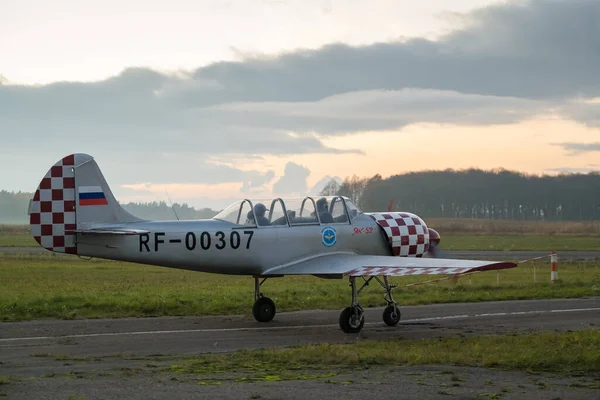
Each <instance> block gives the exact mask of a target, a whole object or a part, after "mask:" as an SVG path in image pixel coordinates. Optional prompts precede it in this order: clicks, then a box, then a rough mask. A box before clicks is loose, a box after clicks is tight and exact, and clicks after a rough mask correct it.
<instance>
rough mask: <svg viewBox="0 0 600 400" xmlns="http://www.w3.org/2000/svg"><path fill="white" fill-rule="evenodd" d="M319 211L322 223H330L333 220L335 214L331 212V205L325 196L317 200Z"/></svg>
mask: <svg viewBox="0 0 600 400" xmlns="http://www.w3.org/2000/svg"><path fill="white" fill-rule="evenodd" d="M317 212H318V213H319V219H320V220H321V222H322V223H325V224H330V223H332V222H333V216H332V215H331V213H330V212H329V206H328V204H327V199H326V198H325V197H321V198H320V199H319V200H317Z"/></svg>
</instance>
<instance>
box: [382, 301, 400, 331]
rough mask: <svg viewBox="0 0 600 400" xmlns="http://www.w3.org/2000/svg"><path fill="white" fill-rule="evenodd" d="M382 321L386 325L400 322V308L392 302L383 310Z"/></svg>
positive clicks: (394, 324)
mask: <svg viewBox="0 0 600 400" xmlns="http://www.w3.org/2000/svg"><path fill="white" fill-rule="evenodd" d="M383 322H385V324H386V325H388V326H396V325H398V322H400V309H399V308H398V307H397V306H396V305H395V304H394V305H390V306H387V307H386V308H385V310H383Z"/></svg>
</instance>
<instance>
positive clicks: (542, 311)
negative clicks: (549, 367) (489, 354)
mask: <svg viewBox="0 0 600 400" xmlns="http://www.w3.org/2000/svg"><path fill="white" fill-rule="evenodd" d="M584 311H600V307H596V308H573V309H564V310H536V311H514V312H498V313H483V314H472V315H470V314H462V315H448V316H445V317H428V318H416V319H407V320H402V321H401V322H400V324H402V323H407V322H424V321H440V320H446V319H464V318H481V317H500V316H510V315H530V314H551V313H565V312H584ZM379 324H380V322H369V323H365V325H379ZM336 326H338V325H337V324H322V325H292V326H271V327H248V328H213V329H210V328H209V329H182V330H169V331H137V332H107V333H84V334H78V335H64V336H35V337H23V338H4V339H0V342H15V341H28V340H48V339H71V338H91V337H101V336H133V335H165V334H176V333H201V332H241V331H276V330H288V329H307V328H329V327H336Z"/></svg>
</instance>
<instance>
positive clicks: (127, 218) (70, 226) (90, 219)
mask: <svg viewBox="0 0 600 400" xmlns="http://www.w3.org/2000/svg"><path fill="white" fill-rule="evenodd" d="M136 221H142V220H141V219H139V218H137V217H134V216H133V215H131V214H129V213H128V212H127V211H125V210H124V209H123V208H122V207H121V206H120V205H119V204H118V202H117V200H116V199H115V198H114V196H113V194H112V192H111V190H110V188H109V187H108V184H107V183H106V180H105V179H104V176H103V175H102V173H101V172H100V169H99V168H98V165H97V164H96V162H95V161H94V158H93V157H91V156H90V155H87V154H81V153H78V154H71V155H69V156H66V157H64V158H63V159H61V160H60V161H58V162H57V163H56V164H54V165H53V166H52V168H50V170H49V171H48V172H47V173H46V175H45V176H44V178H43V179H42V181H41V182H40V184H39V186H38V188H37V190H36V191H35V194H34V196H33V199H32V200H31V203H30V206H29V225H30V228H31V234H32V236H33V237H34V239H35V240H36V241H37V242H38V243H39V244H40V246H42V247H43V248H45V249H47V250H50V251H53V252H57V253H67V254H77V240H76V233H75V230H76V229H82V228H83V229H86V228H90V227H92V226H94V225H99V224H101V225H106V224H116V223H124V222H136Z"/></svg>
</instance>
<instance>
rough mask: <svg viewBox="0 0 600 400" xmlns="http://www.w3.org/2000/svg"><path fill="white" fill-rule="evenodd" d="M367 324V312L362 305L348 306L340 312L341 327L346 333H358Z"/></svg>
mask: <svg viewBox="0 0 600 400" xmlns="http://www.w3.org/2000/svg"><path fill="white" fill-rule="evenodd" d="M364 324H365V314H364V313H363V310H362V308H361V307H360V306H357V307H346V308H344V310H343V311H342V313H341V314H340V328H342V331H344V332H345V333H358V332H360V330H361V329H362V327H363V325H364Z"/></svg>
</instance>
